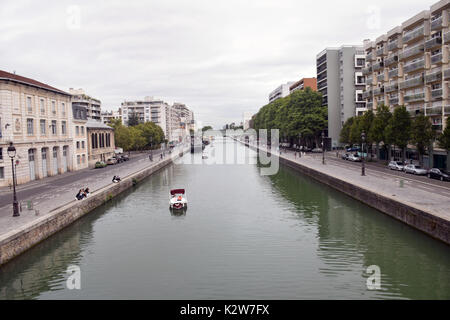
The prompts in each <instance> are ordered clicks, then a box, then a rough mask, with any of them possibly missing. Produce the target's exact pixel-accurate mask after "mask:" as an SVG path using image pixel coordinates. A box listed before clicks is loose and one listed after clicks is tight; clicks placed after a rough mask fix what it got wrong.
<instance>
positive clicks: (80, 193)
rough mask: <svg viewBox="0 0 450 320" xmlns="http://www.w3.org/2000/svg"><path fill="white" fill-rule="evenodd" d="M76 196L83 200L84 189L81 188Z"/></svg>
mask: <svg viewBox="0 0 450 320" xmlns="http://www.w3.org/2000/svg"><path fill="white" fill-rule="evenodd" d="M75 198H76V199H77V200H82V199H83V198H84V190H83V189H80V190H79V191H78V193H77V195H76V196H75Z"/></svg>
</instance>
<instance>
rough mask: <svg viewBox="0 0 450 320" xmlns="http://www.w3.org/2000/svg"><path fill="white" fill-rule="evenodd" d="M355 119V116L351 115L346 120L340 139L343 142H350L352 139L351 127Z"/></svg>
mask: <svg viewBox="0 0 450 320" xmlns="http://www.w3.org/2000/svg"><path fill="white" fill-rule="evenodd" d="M354 120H355V117H350V118H348V119H347V121H345V123H344V125H343V126H342V129H341V132H340V134H339V141H340V142H341V143H349V144H351V141H350V129H351V127H352V124H353V121H354Z"/></svg>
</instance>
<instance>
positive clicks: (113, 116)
mask: <svg viewBox="0 0 450 320" xmlns="http://www.w3.org/2000/svg"><path fill="white" fill-rule="evenodd" d="M101 116H102V122H103V123H104V124H108V123H111V121H112V120H120V122H121V123H123V121H122V108H119V110H118V111H102V113H101Z"/></svg>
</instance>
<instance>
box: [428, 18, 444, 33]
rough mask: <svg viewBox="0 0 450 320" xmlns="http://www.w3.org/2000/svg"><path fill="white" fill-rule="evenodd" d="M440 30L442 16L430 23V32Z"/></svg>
mask: <svg viewBox="0 0 450 320" xmlns="http://www.w3.org/2000/svg"><path fill="white" fill-rule="evenodd" d="M441 28H442V16H440V17H439V18H437V19H435V20H433V21H431V30H439V29H441Z"/></svg>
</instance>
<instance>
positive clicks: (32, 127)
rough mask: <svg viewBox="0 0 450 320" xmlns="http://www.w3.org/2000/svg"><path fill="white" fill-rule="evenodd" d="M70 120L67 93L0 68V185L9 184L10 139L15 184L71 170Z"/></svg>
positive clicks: (69, 96)
mask: <svg viewBox="0 0 450 320" xmlns="http://www.w3.org/2000/svg"><path fill="white" fill-rule="evenodd" d="M71 123H72V112H71V95H70V94H69V93H67V92H64V91H62V90H59V89H57V88H54V87H52V86H49V85H47V84H44V83H42V82H39V81H36V80H33V79H30V78H26V77H23V76H19V75H16V74H15V73H9V72H5V71H1V70H0V186H8V185H11V184H12V170H11V162H10V159H9V157H8V154H7V148H8V146H9V143H10V142H13V144H14V146H15V147H16V158H15V160H18V162H16V172H17V176H16V178H17V183H18V184H22V183H26V182H29V181H32V180H36V179H41V178H44V177H47V176H53V175H57V174H61V173H64V172H66V171H70V170H72V169H73V161H72V154H73V137H72V131H71V130H70V126H71Z"/></svg>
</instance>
